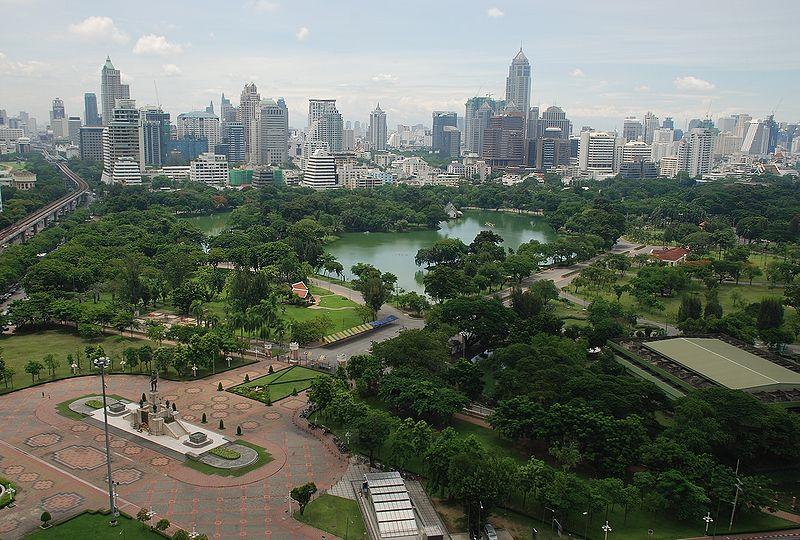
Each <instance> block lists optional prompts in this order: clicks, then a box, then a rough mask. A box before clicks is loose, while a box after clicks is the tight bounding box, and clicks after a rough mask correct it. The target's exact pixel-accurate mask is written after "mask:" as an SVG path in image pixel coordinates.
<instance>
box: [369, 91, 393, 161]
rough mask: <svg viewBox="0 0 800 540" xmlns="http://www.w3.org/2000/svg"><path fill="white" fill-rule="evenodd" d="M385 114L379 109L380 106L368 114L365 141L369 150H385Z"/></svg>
mask: <svg viewBox="0 0 800 540" xmlns="http://www.w3.org/2000/svg"><path fill="white" fill-rule="evenodd" d="M387 135H388V134H387V131H386V113H385V112H384V111H383V110H382V109H381V104H380V103H378V106H377V107H375V110H374V111H372V112H371V113H370V114H369V129H368V130H367V140H368V141H369V148H370V150H377V151H382V150H386V139H387Z"/></svg>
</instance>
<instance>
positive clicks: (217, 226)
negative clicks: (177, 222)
mask: <svg viewBox="0 0 800 540" xmlns="http://www.w3.org/2000/svg"><path fill="white" fill-rule="evenodd" d="M183 219H185V220H186V221H188V222H190V223H191V224H192V225H194V226H195V227H197V228H198V229H200V230H201V231H203V232H204V233H206V234H207V235H209V236H216V235H218V234H219V233H221V232H222V231H224V230H225V229H226V228H227V227H228V221H229V220H230V219H231V213H230V212H222V213H219V214H209V215H207V216H192V217H187V218H183Z"/></svg>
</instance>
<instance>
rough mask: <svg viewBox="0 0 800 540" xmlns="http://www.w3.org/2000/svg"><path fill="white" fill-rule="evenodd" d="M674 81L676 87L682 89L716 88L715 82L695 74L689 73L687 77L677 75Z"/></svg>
mask: <svg viewBox="0 0 800 540" xmlns="http://www.w3.org/2000/svg"><path fill="white" fill-rule="evenodd" d="M672 83H673V84H674V85H675V88H678V89H680V90H698V91H702V90H713V89H714V88H716V87H715V86H714V84H713V83H710V82H708V81H704V80H703V79H698V78H697V77H695V76H694V75H687V76H685V77H677V78H676V79H675V80H674V81H672Z"/></svg>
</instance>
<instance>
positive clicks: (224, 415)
mask: <svg viewBox="0 0 800 540" xmlns="http://www.w3.org/2000/svg"><path fill="white" fill-rule="evenodd" d="M227 417H228V413H226V412H225V411H217V412H215V413H211V418H227Z"/></svg>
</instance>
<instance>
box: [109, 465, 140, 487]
mask: <svg viewBox="0 0 800 540" xmlns="http://www.w3.org/2000/svg"><path fill="white" fill-rule="evenodd" d="M111 477H112V478H113V479H114V481H116V482H119V483H120V484H124V485H129V484H133V483H134V482H136V481H137V480H141V479H142V471H140V470H139V469H134V468H124V469H117V470H116V471H114V472H113V473H111ZM104 479H105V481H106V482H108V476H106V477H104Z"/></svg>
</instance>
